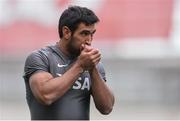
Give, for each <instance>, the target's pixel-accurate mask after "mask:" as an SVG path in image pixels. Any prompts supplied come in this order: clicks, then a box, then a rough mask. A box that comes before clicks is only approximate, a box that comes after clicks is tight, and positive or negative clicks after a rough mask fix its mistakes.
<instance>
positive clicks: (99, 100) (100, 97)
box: [83, 46, 114, 114]
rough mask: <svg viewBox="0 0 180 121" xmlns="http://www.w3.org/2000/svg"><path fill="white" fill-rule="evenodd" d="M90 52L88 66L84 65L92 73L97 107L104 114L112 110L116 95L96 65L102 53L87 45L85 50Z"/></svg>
mask: <svg viewBox="0 0 180 121" xmlns="http://www.w3.org/2000/svg"><path fill="white" fill-rule="evenodd" d="M83 52H85V53H87V54H88V59H87V62H88V61H89V62H88V64H89V65H88V66H87V64H86V66H84V68H85V69H87V70H88V71H89V73H90V76H91V80H92V96H93V99H94V102H95V105H96V108H97V109H98V110H99V111H100V112H101V113H102V114H109V113H110V112H111V111H112V108H113V105H114V96H113V94H112V92H111V91H110V89H109V88H108V86H107V85H106V83H105V81H104V80H102V79H101V77H100V75H99V72H98V70H97V68H96V65H97V64H98V63H99V61H100V59H101V54H100V52H99V51H98V50H97V49H94V48H91V47H87V46H86V47H85V49H84V51H83Z"/></svg>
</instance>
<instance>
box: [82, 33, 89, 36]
mask: <svg viewBox="0 0 180 121" xmlns="http://www.w3.org/2000/svg"><path fill="white" fill-rule="evenodd" d="M81 35H83V36H88V35H89V33H88V32H82V33H81Z"/></svg>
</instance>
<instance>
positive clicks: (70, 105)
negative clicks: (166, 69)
mask: <svg viewBox="0 0 180 121" xmlns="http://www.w3.org/2000/svg"><path fill="white" fill-rule="evenodd" d="M74 61H75V60H71V59H68V58H67V57H66V56H65V55H64V54H63V53H62V52H61V51H60V49H59V48H58V47H57V45H53V46H48V47H45V48H42V49H40V50H37V51H34V52H33V53H31V54H30V55H29V56H28V57H27V59H26V62H25V67H24V76H23V77H24V80H25V85H26V99H27V102H28V106H29V109H30V114H31V119H32V120H33V119H35V120H39V119H40V120H43V119H57V120H70V119H73V120H79V119H83V120H88V119H89V106H90V95H91V78H90V75H89V73H88V71H85V72H84V73H82V74H81V75H80V77H79V78H78V80H76V81H75V83H74V85H73V86H72V88H71V89H69V90H68V91H67V92H66V93H65V94H64V95H63V96H62V97H61V98H59V99H58V100H56V101H55V102H54V103H52V104H51V105H49V106H46V105H42V104H41V103H39V102H38V101H37V100H36V99H35V97H34V95H33V93H32V91H31V89H30V85H29V78H30V76H31V75H32V74H33V73H36V72H39V71H45V72H49V73H51V74H52V75H53V77H58V76H61V75H63V74H64V73H65V72H66V71H67V70H68V69H69V68H70V67H71V65H72V63H73V62H74ZM97 68H98V71H99V73H100V75H101V78H102V79H103V80H106V79H105V71H104V68H103V66H102V64H101V63H99V64H98V65H97Z"/></svg>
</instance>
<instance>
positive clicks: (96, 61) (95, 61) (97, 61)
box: [93, 57, 101, 65]
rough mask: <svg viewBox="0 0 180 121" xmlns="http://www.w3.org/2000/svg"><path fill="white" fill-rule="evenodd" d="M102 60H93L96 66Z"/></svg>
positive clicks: (99, 58)
mask: <svg viewBox="0 0 180 121" xmlns="http://www.w3.org/2000/svg"><path fill="white" fill-rule="evenodd" d="M100 60H101V57H98V58H96V59H95V60H93V63H94V64H95V65H97V64H98V63H99V62H100Z"/></svg>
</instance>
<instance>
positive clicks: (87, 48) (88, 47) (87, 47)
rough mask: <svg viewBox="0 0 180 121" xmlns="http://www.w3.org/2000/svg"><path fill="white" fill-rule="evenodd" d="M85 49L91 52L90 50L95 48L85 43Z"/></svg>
mask: <svg viewBox="0 0 180 121" xmlns="http://www.w3.org/2000/svg"><path fill="white" fill-rule="evenodd" d="M84 50H85V51H86V52H89V51H92V50H93V48H92V47H91V46H88V45H86V44H85V45H84Z"/></svg>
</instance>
